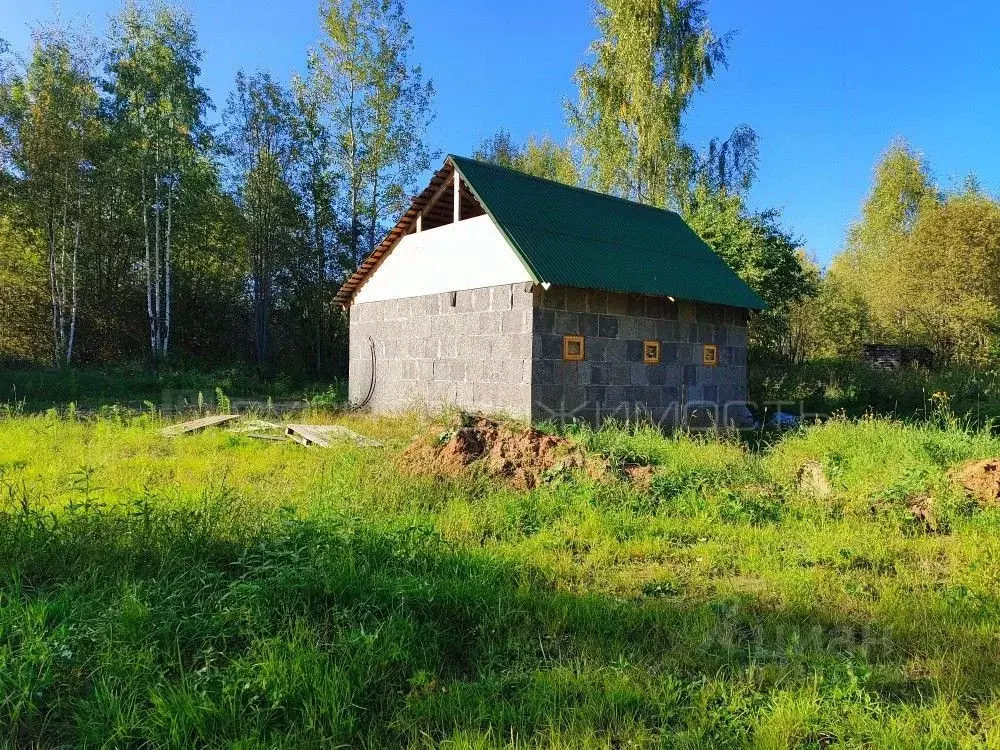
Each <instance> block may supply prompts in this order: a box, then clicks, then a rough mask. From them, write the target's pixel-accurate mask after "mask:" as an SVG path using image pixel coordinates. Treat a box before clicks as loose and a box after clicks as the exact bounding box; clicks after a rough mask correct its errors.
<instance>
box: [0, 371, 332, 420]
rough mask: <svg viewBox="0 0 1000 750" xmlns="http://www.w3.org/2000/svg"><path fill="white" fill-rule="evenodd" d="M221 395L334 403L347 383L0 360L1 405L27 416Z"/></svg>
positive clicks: (165, 404)
mask: <svg viewBox="0 0 1000 750" xmlns="http://www.w3.org/2000/svg"><path fill="white" fill-rule="evenodd" d="M218 391H221V392H222V393H223V394H225V395H226V396H227V397H229V398H242V399H255V400H259V401H260V402H262V403H266V401H267V400H268V399H269V398H270V399H272V400H274V401H288V400H293V401H294V400H309V401H311V402H315V403H321V404H325V405H328V406H330V405H333V404H335V403H338V402H340V401H342V400H343V398H344V395H345V393H344V384H343V383H341V382H339V381H334V382H332V383H331V382H318V381H315V380H314V379H310V378H309V377H308V376H303V375H281V374H277V375H272V376H269V377H266V378H265V377H263V376H261V375H260V374H259V373H258V372H257V371H256V370H254V369H253V368H251V367H247V366H233V367H228V368H217V369H215V370H201V369H192V368H184V367H163V368H161V369H160V370H159V371H153V370H150V369H149V368H147V367H144V366H139V365H136V366H133V367H128V366H118V367H113V368H112V367H102V368H86V367H66V368H63V369H60V370H53V369H45V368H40V367H36V366H29V365H24V364H18V363H9V362H8V363H5V362H0V406H6V408H7V409H8V410H14V409H16V410H19V411H27V412H35V411H44V410H46V409H50V408H58V409H64V408H65V407H66V406H67V405H68V404H71V403H72V404H73V405H74V407H75V408H77V409H86V410H97V409H100V408H102V407H116V408H117V407H124V408H129V409H132V410H142V409H144V408H146V405H147V404H154V405H155V406H157V407H158V408H175V407H183V406H184V405H185V404H191V405H195V406H196V405H197V402H198V394H199V393H201V395H202V398H203V399H204V400H205V401H206V402H208V403H215V400H216V393H217V392H218Z"/></svg>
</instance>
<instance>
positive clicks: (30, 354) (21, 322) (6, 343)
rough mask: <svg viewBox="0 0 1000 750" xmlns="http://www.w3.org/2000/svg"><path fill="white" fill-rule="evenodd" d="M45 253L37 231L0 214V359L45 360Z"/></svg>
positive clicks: (48, 324)
mask: <svg viewBox="0 0 1000 750" xmlns="http://www.w3.org/2000/svg"><path fill="white" fill-rule="evenodd" d="M45 256H46V253H45V250H44V242H43V240H42V238H41V236H40V235H39V234H38V233H37V232H32V231H28V230H24V229H20V228H19V227H18V226H17V224H16V223H15V222H14V221H13V220H12V219H11V218H10V217H9V216H6V215H0V289H3V290H4V293H3V294H2V295H0V358H3V359H20V360H43V359H47V358H48V356H47V355H49V351H48V348H49V347H48V346H46V344H48V337H49V334H50V329H51V322H50V321H49V320H48V318H49V313H50V311H49V310H48V309H47V305H46V302H47V301H48V300H47V299H46V297H47V294H46V288H45V281H44V279H45V278H46V257H45Z"/></svg>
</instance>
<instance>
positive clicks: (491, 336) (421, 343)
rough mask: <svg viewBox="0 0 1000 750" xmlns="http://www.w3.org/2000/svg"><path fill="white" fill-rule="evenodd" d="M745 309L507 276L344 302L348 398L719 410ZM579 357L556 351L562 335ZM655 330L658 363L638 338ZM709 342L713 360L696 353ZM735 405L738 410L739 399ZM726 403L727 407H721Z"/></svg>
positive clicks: (737, 372) (544, 408) (540, 412)
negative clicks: (576, 344) (578, 345)
mask: <svg viewBox="0 0 1000 750" xmlns="http://www.w3.org/2000/svg"><path fill="white" fill-rule="evenodd" d="M747 315H748V314H747V311H746V310H743V309H741V308H733V307H725V306H721V305H709V304H703V303H694V302H683V301H678V302H671V301H670V300H669V299H668V298H665V297H646V296H642V295H631V294H619V293H614V292H602V291H590V290H582V289H575V288H559V287H552V288H550V289H548V290H543V289H542V288H541V287H540V286H538V285H532V284H513V285H510V284H508V285H503V286H495V287H488V288H483V289H472V290H463V291H458V292H446V293H444V294H433V295H428V296H425V297H414V298H409V299H401V300H389V301H382V302H365V303H356V304H354V305H352V306H351V308H350V342H351V343H350V346H351V351H350V389H349V390H350V399H351V402H352V403H358V402H360V401H361V400H362V399H364V398H365V396H366V395H367V393H368V391H369V386H370V383H371V345H370V343H369V337H370V338H371V340H372V341H374V344H375V361H376V366H375V372H376V379H375V389H374V392H373V394H372V398H371V400H370V401H369V404H368V405H369V406H370V407H371V408H372V409H373V410H375V411H400V410H405V409H408V408H413V407H424V406H427V407H431V408H435V407H442V406H446V405H454V406H458V407H460V408H463V409H467V410H482V411H487V412H504V413H507V414H509V415H511V416H516V417H520V418H524V419H528V418H530V419H532V420H533V421H543V420H553V421H560V422H561V421H569V420H573V419H578V420H584V421H589V422H592V423H598V422H601V421H603V420H604V419H606V418H609V417H615V418H619V419H625V418H635V417H641V418H645V419H650V420H652V421H654V422H656V423H658V424H663V425H664V426H672V425H675V424H676V423H677V422H678V421H679V420H681V419H687V418H688V416H689V415H690V414H691V413H692V412H694V413H695V414H696V415H699V416H697V418H699V419H704V418H705V415H706V414H709V419H710V420H711V421H714V420H719V421H726V422H728V421H729V420H730V419H732V418H733V417H734V416H735V414H736V413H737V411H738V410H737V409H736V408H734V407H733V405H734V404H736V403H742V402H745V400H746V377H747V374H746V347H747V329H746V324H747ZM566 335H574V336H583V337H584V348H585V357H584V359H583V361H579V362H572V361H565V360H564V359H563V337H564V336H566ZM649 340H653V341H659V342H661V361H660V363H659V364H646V363H644V362H643V342H644V341H649ZM705 344H714V345H716V347H717V351H718V364H717V365H716V366H714V367H713V366H707V365H705V364H703V346H704V345H705ZM739 411H742V410H739ZM730 412H732V413H730Z"/></svg>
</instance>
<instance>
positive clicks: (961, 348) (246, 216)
mask: <svg viewBox="0 0 1000 750" xmlns="http://www.w3.org/2000/svg"><path fill="white" fill-rule="evenodd" d="M319 19H320V31H321V33H320V40H319V42H318V43H317V44H316V45H315V46H314V47H313V48H311V49H309V50H307V51H306V53H305V64H304V71H305V72H304V74H302V75H301V76H295V77H293V78H292V79H291V81H290V82H289V83H288V84H285V83H282V82H281V81H280V80H278V79H277V78H276V77H275V76H274V75H272V74H271V73H269V72H266V71H243V72H240V73H239V74H238V75H237V76H236V79H235V81H234V82H233V90H232V93H231V94H230V95H229V96H228V98H227V99H226V101H225V102H224V103H222V104H221V105H220V109H221V112H220V113H219V114H220V117H219V118H218V122H217V123H214V124H209V123H208V114H209V112H210V111H211V110H212V108H213V106H214V105H213V103H212V101H211V100H210V97H209V95H208V93H207V92H206V91H205V90H204V88H202V86H201V85H200V83H199V76H200V61H201V49H200V47H199V46H198V40H197V37H196V34H195V30H194V25H193V22H192V19H191V17H190V16H189V15H187V14H186V13H185V12H184V11H182V10H180V9H178V8H176V7H173V6H170V5H168V4H165V3H162V2H156V3H154V4H147V5H140V4H138V3H137V2H135V0H128V2H126V4H125V5H124V6H123V8H122V10H121V11H120V12H119V13H118V14H117V15H116V16H115V17H114V19H113V20H112V23H111V24H110V28H109V32H108V34H107V38H105V39H102V40H96V41H95V40H93V39H87V38H84V37H83V36H82V35H80V34H79V33H78V32H77V31H75V30H73V29H70V28H65V27H53V28H46V29H43V30H40V31H39V32H38V33H37V34H36V35H35V38H34V44H33V47H32V50H31V53H30V55H29V56H28V57H27V59H20V58H18V57H17V56H16V55H14V54H13V53H12V52H11V51H10V50H9V49H8V48H6V47H3V48H0V289H2V294H0V357H4V358H8V359H9V358H19V359H26V360H33V361H45V362H52V363H55V364H56V365H61V364H66V363H72V362H80V363H106V362H115V361H120V360H142V359H148V360H150V361H152V362H154V363H157V362H162V361H163V360H165V359H168V358H182V359H183V358H191V359H194V360H196V361H199V362H204V361H210V362H233V361H246V360H250V361H253V362H255V363H256V364H257V365H259V366H262V367H265V368H266V367H273V366H275V365H280V366H282V367H283V368H294V369H297V370H300V371H302V370H312V371H315V372H316V373H322V374H336V373H342V372H343V368H344V362H345V354H346V346H345V343H346V331H345V320H344V316H343V314H342V312H341V311H340V310H339V309H337V308H336V307H335V306H334V305H333V304H332V297H333V295H334V293H335V291H336V289H337V288H338V286H339V285H340V283H341V282H342V281H343V279H344V278H345V277H346V276H348V275H349V274H351V273H352V272H353V271H354V269H356V268H357V266H358V264H359V263H360V262H361V261H362V260H363V259H364V258H365V257H366V255H367V254H368V253H370V252H371V251H372V249H373V248H374V247H375V246H376V244H377V243H378V242H379V241H380V239H381V237H382V236H383V234H384V233H385V232H386V231H387V229H388V228H389V227H390V226H391V224H392V223H393V222H394V221H395V220H396V218H397V217H398V216H399V215H400V213H401V212H402V211H403V210H405V208H406V206H407V205H408V203H409V199H410V197H411V196H412V194H413V193H414V192H415V191H416V190H417V189H419V188H420V187H421V184H420V183H421V182H422V181H423V180H424V179H425V178H426V175H427V173H428V170H429V169H430V167H431V166H432V164H434V163H435V162H436V160H437V159H438V158H439V157H440V153H439V152H436V151H434V150H433V149H432V148H431V146H430V145H429V144H428V142H427V139H426V132H427V126H428V124H429V123H430V122H431V120H432V118H433V116H434V107H433V99H434V88H433V85H432V83H431V82H430V81H429V80H428V79H427V78H426V76H425V75H424V73H423V71H422V70H421V68H420V66H419V65H417V64H416V63H415V62H414V57H415V51H414V48H413V35H412V32H411V29H410V26H409V23H408V21H407V17H406V9H405V6H404V5H403V0H329V2H326V3H324V4H323V5H322V6H321V7H320V12H319ZM595 23H596V29H597V34H596V36H597V38H596V40H595V41H594V42H593V44H592V45H591V47H590V49H589V51H588V53H587V56H586V58H585V60H584V62H583V63H582V64H581V65H580V66H579V67H578V69H577V71H576V74H575V77H574V80H575V85H576V88H577V92H576V95H575V96H574V97H573V98H572V99H571V100H567V101H565V102H564V103H563V104H564V107H565V113H566V122H567V125H568V130H569V138H568V140H567V141H566V142H560V141H558V140H557V139H554V138H553V137H551V136H549V135H544V134H543V135H535V136H531V137H529V138H528V139H527V141H526V142H524V143H518V142H516V141H515V139H514V138H513V137H512V136H511V135H510V133H509V132H507V131H506V130H505V129H504V128H503V127H502V123H492V124H491V127H492V128H496V133H495V135H493V136H492V137H490V138H487V139H486V140H484V141H483V142H482V143H481V144H480V145H479V147H478V148H477V149H476V151H475V153H474V154H473V155H474V156H476V157H477V158H480V159H484V160H488V161H492V162H495V163H499V164H502V165H505V166H508V167H511V168H514V169H519V170H522V171H525V172H528V173H530V174H535V175H537V176H540V177H545V178H548V179H554V180H559V181H562V182H566V183H569V184H574V185H580V186H584V187H590V188H593V189H596V190H600V191H603V192H607V193H611V194H614V195H618V196H621V197H624V198H628V199H631V200H637V201H641V202H644V203H647V204H650V205H654V206H657V207H661V208H669V209H672V210H675V211H677V212H679V213H681V214H682V215H683V216H684V217H685V219H686V220H687V221H688V223H689V224H690V225H691V226H692V227H693V228H694V229H695V230H696V231H697V232H698V233H699V234H700V235H701V236H702V237H703V238H704V239H705V240H706V241H707V242H708V243H709V244H710V245H711V246H712V248H713V249H714V250H715V251H716V252H718V253H719V254H720V255H721V256H722V257H723V258H724V259H725V260H726V261H727V262H728V263H729V264H730V265H731V266H732V267H733V268H734V269H735V271H736V272H737V273H738V274H739V275H740V276H741V278H743V279H744V280H745V281H746V282H747V283H748V284H749V285H750V286H751V287H752V288H753V289H754V290H755V291H757V292H758V293H759V294H760V295H761V296H762V297H763V298H764V299H765V301H766V302H767V303H768V305H769V309H768V311H767V312H765V313H763V314H760V315H757V316H754V318H753V319H752V322H751V331H750V341H751V345H752V347H753V349H754V350H755V351H756V352H758V353H761V354H765V355H767V356H779V357H784V358H790V359H792V360H802V359H805V358H809V357H817V356H857V355H858V353H859V351H860V348H861V345H862V344H863V343H867V342H869V341H882V342H888V343H892V342H900V343H908V344H924V345H927V346H930V347H931V348H932V349H933V350H934V351H935V352H936V353H937V354H938V355H939V356H940V358H942V359H943V360H947V361H957V362H969V363H978V364H982V363H984V362H986V361H988V360H989V359H990V358H991V357H993V356H994V355H995V354H996V349H997V340H998V339H997V333H998V325H997V322H998V320H1000V317H998V310H1000V294H998V292H997V287H996V286H995V285H994V284H991V283H990V279H991V271H992V269H994V268H996V267H997V260H998V255H1000V240H998V238H1000V205H998V204H997V202H996V201H995V200H994V199H993V198H992V197H990V196H989V195H987V194H986V193H985V192H984V191H983V190H982V189H981V188H980V187H979V186H978V184H977V183H976V182H975V181H974V180H971V179H970V180H969V181H967V182H966V183H965V184H964V185H962V186H961V187H960V188H958V189H956V190H951V191H945V190H941V189H940V188H938V187H937V186H935V185H934V183H933V180H932V178H931V173H930V170H929V168H928V166H927V164H926V163H925V162H924V161H923V159H922V158H921V157H920V156H919V155H918V154H916V153H915V152H914V151H913V150H912V149H910V147H909V146H907V145H906V144H904V143H897V144H894V145H893V146H892V147H891V148H890V149H889V151H888V152H887V153H886V155H885V158H884V159H883V160H882V161H881V163H880V164H879V165H878V167H877V169H876V177H875V183H874V186H873V188H872V192H871V195H870V196H869V198H868V199H867V201H866V203H865V205H864V210H863V216H862V219H861V221H860V222H858V224H857V225H855V226H854V227H852V228H851V230H850V232H849V233H848V238H847V242H846V245H845V248H844V250H843V251H842V252H841V253H839V254H838V255H837V256H836V258H835V259H834V261H833V262H832V264H831V265H830V267H829V268H827V269H825V270H824V269H820V268H819V266H818V265H817V264H816V263H815V262H814V261H812V260H811V259H810V258H809V257H808V256H807V254H806V253H805V251H804V249H803V241H802V239H801V238H800V237H798V236H797V235H796V234H795V233H794V232H792V231H790V230H789V229H788V228H787V227H786V226H784V224H783V222H782V220H781V216H780V213H779V212H778V211H777V210H775V209H764V210H753V209H751V208H750V207H749V205H748V191H749V190H750V188H751V187H752V185H753V183H754V180H755V178H756V175H757V170H758V163H759V158H760V150H759V139H758V137H757V134H756V133H755V131H754V130H753V128H752V127H751V126H750V125H749V124H745V123H739V122H734V124H733V130H732V131H731V132H728V133H722V134H720V135H719V136H718V137H716V138H711V139H709V140H708V141H707V142H705V143H691V142H689V141H688V140H687V138H686V135H685V134H686V130H685V125H686V122H687V118H688V115H689V113H690V109H691V107H692V106H693V104H694V102H695V101H696V96H697V95H698V93H699V92H702V91H704V90H706V89H707V88H708V87H709V86H710V84H711V82H712V80H713V78H714V77H715V76H716V75H717V74H718V72H719V71H720V70H722V69H723V68H724V67H725V66H727V65H729V64H731V60H730V58H731V51H732V50H731V44H732V36H731V35H728V34H719V33H716V32H715V31H714V30H713V28H712V26H711V24H710V20H709V17H708V14H707V11H706V6H705V2H704V0H679V1H675V0H670V1H669V2H668V1H667V0H656V1H654V2H647V1H645V0H642V1H640V0H598V2H597V3H596V15H595Z"/></svg>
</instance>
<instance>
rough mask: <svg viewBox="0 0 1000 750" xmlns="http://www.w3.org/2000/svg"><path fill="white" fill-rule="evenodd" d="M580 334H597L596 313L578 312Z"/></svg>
mask: <svg viewBox="0 0 1000 750" xmlns="http://www.w3.org/2000/svg"><path fill="white" fill-rule="evenodd" d="M579 317H580V322H579V326H580V335H581V336H584V337H593V336H597V335H598V320H599V317H598V315H597V314H596V313H580V316H579Z"/></svg>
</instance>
